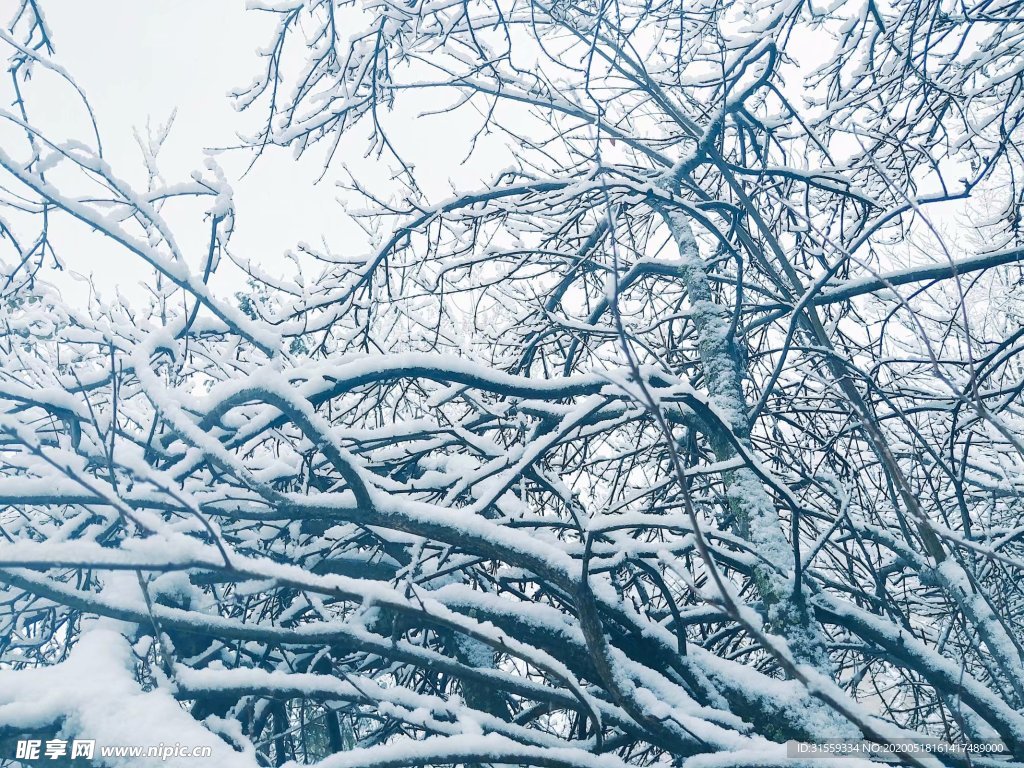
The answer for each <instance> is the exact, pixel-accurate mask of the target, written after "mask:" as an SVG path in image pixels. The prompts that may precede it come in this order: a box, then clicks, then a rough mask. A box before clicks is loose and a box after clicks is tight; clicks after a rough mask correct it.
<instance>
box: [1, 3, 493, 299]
mask: <svg viewBox="0 0 1024 768" xmlns="http://www.w3.org/2000/svg"><path fill="white" fill-rule="evenodd" d="M0 5H2V6H5V11H6V12H8V13H10V12H11V9H13V7H15V5H16V3H14V2H11V0H0ZM44 10H45V12H46V18H47V21H48V23H49V25H50V27H51V30H52V33H53V40H54V44H55V49H56V54H55V56H54V59H55V61H56V62H58V63H59V64H60V65H62V66H63V67H64V68H65V69H66V70H67V71H68V72H70V73H71V74H72V75H73V76H74V77H75V79H76V81H77V82H78V84H79V85H80V86H81V87H82V89H83V90H84V91H85V93H86V94H87V95H88V98H89V100H90V102H91V104H92V106H93V109H94V112H95V114H96V116H97V119H98V122H99V126H100V130H101V135H102V138H103V142H104V154H105V157H106V159H107V160H108V162H109V163H110V164H111V166H112V167H113V169H114V171H115V173H116V174H117V175H118V176H119V177H121V178H124V179H127V180H129V181H130V182H132V183H133V184H137V185H140V186H143V185H144V182H145V172H144V166H143V163H142V155H141V152H140V150H139V147H138V145H137V144H136V142H135V139H134V138H133V131H134V130H136V129H137V130H139V131H140V132H144V131H145V128H146V125H147V121H150V122H151V123H152V124H153V125H154V126H155V125H157V124H159V123H161V122H163V121H165V120H166V119H167V117H168V116H169V115H170V114H171V113H172V111H174V110H177V113H176V118H175V123H174V128H173V130H172V132H171V135H170V138H169V140H168V142H167V143H166V144H165V146H164V149H163V150H162V152H161V156H160V168H161V171H162V173H163V175H164V177H165V180H166V181H167V182H169V183H172V182H176V181H187V180H188V178H189V174H190V173H191V172H192V171H193V170H197V169H202V167H203V163H204V160H205V157H206V150H207V149H208V148H214V147H224V146H231V145H237V144H238V143H239V142H238V134H239V132H243V133H251V132H252V130H253V128H254V126H255V125H256V122H255V121H257V120H259V119H262V118H263V117H264V116H265V112H264V111H262V110H259V109H257V110H255V111H250V112H248V113H238V112H236V111H235V110H234V109H233V107H232V105H231V101H230V99H229V98H228V93H229V92H230V91H231V90H233V89H237V88H240V87H245V86H247V85H248V84H249V83H250V82H251V81H252V79H253V77H254V76H255V75H256V73H257V72H258V71H259V68H260V66H261V60H260V59H259V57H258V56H257V49H258V48H260V47H263V46H265V45H266V44H267V43H268V42H269V40H270V35H271V34H272V30H273V25H274V21H275V19H274V17H273V15H272V14H268V13H261V12H256V11H251V10H246V9H245V6H244V3H243V2H241V1H240V0H141V1H140V0H97V1H96V2H82V0H48V2H46V3H45V4H44ZM35 80H36V82H35V83H34V84H33V86H32V87H33V89H34V90H32V91H31V92H29V93H28V96H29V106H30V110H31V111H30V116H31V119H32V121H33V123H35V124H37V125H41V126H43V127H44V129H45V130H46V132H47V135H48V137H49V138H52V139H54V140H64V139H70V138H80V139H87V138H88V136H89V135H90V134H89V130H88V126H87V123H86V122H85V121H84V116H85V113H84V111H83V109H82V108H81V106H80V104H79V103H78V102H77V101H76V99H75V98H73V96H74V94H73V92H72V91H71V90H70V89H69V88H68V87H66V86H65V85H63V84H59V83H57V82H56V80H55V79H52V78H51V79H50V80H49V81H47V80H46V78H45V77H43V76H37V77H36V78H35ZM433 106H438V105H431V104H421V105H418V106H417V107H416V110H417V112H418V110H420V109H430V108H431V107H433ZM417 112H409V113H407V114H404V115H393V116H391V117H390V119H389V125H390V131H391V132H390V134H389V137H390V138H391V139H392V140H393V141H394V142H395V143H396V144H398V145H399V146H400V149H402V150H403V151H404V152H407V153H408V154H409V156H410V157H413V158H414V159H415V162H416V164H417V166H418V170H419V171H420V172H421V173H419V174H418V175H419V176H421V178H422V179H426V180H428V181H430V180H433V181H435V182H436V187H435V189H434V192H435V193H436V194H438V195H443V194H445V192H446V191H447V190H449V189H450V181H449V180H450V179H456V180H458V182H459V183H460V184H465V185H469V186H475V185H476V184H478V183H480V182H481V181H482V180H483V179H484V178H485V177H487V176H489V175H490V172H491V171H493V170H494V169H493V168H489V169H484V168H480V167H473V166H471V165H465V164H462V163H461V161H462V159H463V153H464V152H465V148H466V146H467V144H468V139H469V135H470V133H471V130H472V127H471V126H469V125H465V126H462V125H460V123H459V121H453V120H452V119H451V117H450V116H448V117H447V119H446V117H445V116H438V117H425V118H417V116H416V115H417ZM463 133H464V134H465V135H462V134H463ZM12 138H13V137H12ZM0 140H2V137H0ZM22 143H23V142H22ZM364 155H365V139H364V137H362V136H352V137H350V139H348V140H347V143H346V144H343V146H342V150H341V151H340V152H339V153H338V155H337V157H336V160H335V162H334V164H333V165H332V167H331V170H330V172H329V173H328V174H327V175H326V177H325V178H324V179H323V180H322V181H320V183H318V184H314V182H315V181H316V180H317V178H318V177H319V175H320V173H321V166H320V162H321V160H322V157H323V151H322V150H320V149H319V148H314V149H313V150H312V151H311V152H310V153H309V154H308V155H307V156H305V157H304V158H303V159H302V160H301V161H300V162H295V160H294V159H293V157H292V155H291V152H290V151H289V150H287V149H281V148H274V149H273V150H272V151H270V152H268V153H266V154H264V155H263V157H262V158H261V159H260V161H259V162H258V163H257V164H256V166H255V168H254V169H253V170H252V171H251V172H249V173H248V174H246V175H244V177H243V171H244V170H245V169H246V168H247V167H248V165H249V161H250V159H251V157H252V156H251V153H249V152H248V151H236V152H231V153H228V154H226V155H225V154H218V155H217V159H218V162H219V163H220V164H221V165H222V166H223V167H224V169H225V171H226V172H227V176H228V179H229V181H230V182H231V184H232V187H233V189H234V191H235V202H236V209H237V222H236V230H235V235H234V237H233V238H232V241H231V249H232V252H233V253H234V254H235V255H237V256H240V257H242V258H245V259H249V260H252V261H253V262H255V263H258V264H260V265H262V266H263V267H264V268H265V269H267V270H269V271H270V272H271V273H282V272H286V271H288V270H290V269H293V267H292V266H291V262H290V261H289V260H287V259H285V258H283V255H284V253H285V252H286V251H287V250H288V249H290V248H292V247H294V246H295V245H296V244H297V243H298V242H300V241H306V242H313V243H318V244H319V243H320V242H321V238H326V240H327V242H328V244H329V245H330V247H331V249H332V250H333V251H334V252H335V253H344V254H346V255H347V254H348V253H350V252H352V251H355V252H356V253H363V252H365V251H366V250H367V248H369V243H368V240H367V238H366V236H365V235H364V233H363V232H362V230H361V229H359V228H358V227H356V226H355V225H354V224H353V223H352V222H351V221H350V220H349V219H347V217H346V216H345V215H344V213H343V210H342V208H341V206H340V205H339V204H338V202H337V198H338V196H339V191H338V189H337V188H336V185H335V183H334V182H335V181H336V180H337V179H339V178H342V177H343V173H342V167H341V166H342V164H345V165H346V166H348V167H349V168H350V169H352V170H353V172H355V173H357V174H358V175H359V178H360V179H361V180H365V179H366V178H370V179H371V180H372V181H375V182H379V183H381V184H386V181H387V179H388V178H389V176H390V172H389V170H388V169H387V168H383V167H380V165H379V161H378V160H376V159H375V158H373V157H370V158H367V157H365V156H364ZM495 157H497V154H495ZM196 213H198V209H197V210H194V211H191V212H189V213H188V215H187V216H179V217H178V218H175V216H176V214H175V213H174V212H170V213H168V214H167V215H168V217H169V218H170V220H171V221H172V224H180V226H179V227H178V231H177V233H176V234H177V236H178V237H179V240H180V242H181V243H182V244H183V246H184V247H185V249H186V251H187V252H189V253H191V254H195V261H194V262H193V263H194V264H199V263H201V260H202V258H203V256H204V255H205V242H206V238H207V236H208V230H206V228H205V227H204V226H200V224H201V219H200V217H199V216H197V215H195V214H196ZM61 226H65V225H61ZM66 226H68V227H71V229H69V230H66V231H64V230H58V233H59V234H61V235H63V236H62V237H61V238H60V239H61V240H62V241H63V242H64V243H65V244H66V243H68V242H73V244H74V247H73V249H69V248H68V247H67V246H66V245H65V248H64V250H63V252H62V255H63V256H64V258H65V260H66V262H67V263H68V266H69V269H70V270H74V271H77V272H79V273H81V274H88V275H90V276H92V277H93V278H94V279H95V284H96V286H97V287H98V288H99V289H100V291H101V294H102V295H103V296H104V298H105V299H107V300H111V299H113V298H114V296H113V290H114V288H115V286H116V289H117V290H118V291H120V292H121V294H122V295H123V296H124V297H126V298H128V299H129V300H132V301H134V300H135V299H136V298H137V297H139V296H140V292H139V284H140V283H143V282H146V281H150V280H151V279H152V277H151V274H152V273H151V272H150V271H149V270H148V269H147V268H146V267H145V266H144V265H142V264H140V263H138V262H135V261H133V260H132V258H131V257H130V256H127V255H125V254H123V253H115V252H113V251H112V250H111V249H109V248H107V247H106V246H105V245H104V243H103V242H102V241H101V239H100V238H99V237H98V236H95V235H90V234H89V233H88V232H86V231H85V230H84V228H83V227H80V226H78V225H72V224H67V225H66ZM76 227H77V229H75V228H76ZM69 250H70V251H71V252H69ZM232 274H233V276H232ZM217 279H218V280H219V281H220V282H219V283H215V289H216V290H218V291H219V292H220V293H222V294H223V293H227V292H231V291H233V290H235V289H236V288H237V287H239V286H240V285H241V282H240V276H239V274H238V273H237V272H234V273H232V272H231V271H230V270H221V272H220V273H218V277H217ZM75 289H76V288H75V286H69V290H73V291H74V290H75ZM77 289H78V290H80V291H82V293H81V297H82V298H84V297H85V295H86V293H85V290H86V289H85V284H84V283H81V282H80V283H79V284H78V285H77Z"/></svg>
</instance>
